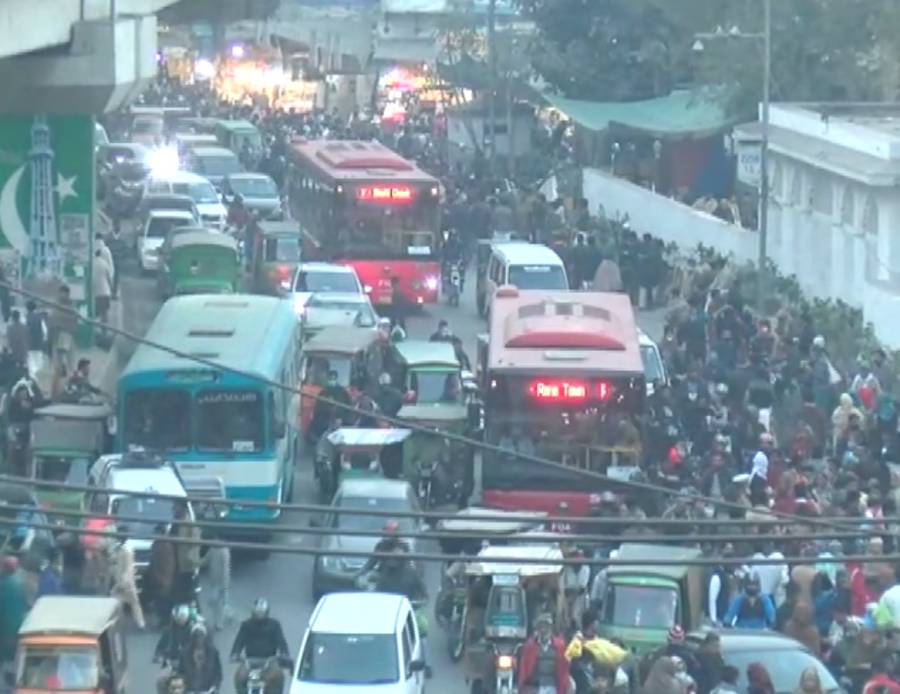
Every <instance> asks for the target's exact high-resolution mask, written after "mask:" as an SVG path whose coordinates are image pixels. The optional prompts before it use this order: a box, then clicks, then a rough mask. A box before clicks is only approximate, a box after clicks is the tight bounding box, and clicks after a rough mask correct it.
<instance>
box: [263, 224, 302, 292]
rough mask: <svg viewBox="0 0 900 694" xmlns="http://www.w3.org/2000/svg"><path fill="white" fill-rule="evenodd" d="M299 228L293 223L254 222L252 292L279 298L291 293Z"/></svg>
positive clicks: (298, 260) (298, 243) (296, 264)
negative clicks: (254, 246) (254, 241)
mask: <svg viewBox="0 0 900 694" xmlns="http://www.w3.org/2000/svg"><path fill="white" fill-rule="evenodd" d="M300 248H301V235H300V226H299V225H298V224H297V222H295V221H285V222H257V223H256V248H255V249H254V253H253V278H252V283H253V291H254V292H256V293H258V294H274V295H276V296H282V295H284V294H287V293H289V292H290V291H291V285H292V284H293V280H294V273H295V271H296V270H297V266H298V265H300V255H301V254H300Z"/></svg>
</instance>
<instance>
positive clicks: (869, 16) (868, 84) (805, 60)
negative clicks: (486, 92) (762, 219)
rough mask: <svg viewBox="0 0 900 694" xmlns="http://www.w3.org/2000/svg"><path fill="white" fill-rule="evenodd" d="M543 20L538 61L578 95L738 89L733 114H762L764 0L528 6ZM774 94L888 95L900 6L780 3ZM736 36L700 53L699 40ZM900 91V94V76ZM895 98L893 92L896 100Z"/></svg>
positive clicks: (581, 0)
mask: <svg viewBox="0 0 900 694" xmlns="http://www.w3.org/2000/svg"><path fill="white" fill-rule="evenodd" d="M519 4H520V6H521V7H522V9H523V10H524V12H525V13H526V14H527V15H528V16H529V17H530V18H531V19H532V20H533V21H534V22H535V25H536V27H537V35H536V37H535V39H534V41H533V44H532V51H531V60H532V65H533V67H534V68H535V70H536V71H537V72H538V73H539V74H540V75H541V76H542V77H543V78H544V79H545V80H546V81H547V82H548V83H549V84H550V85H551V86H552V87H554V88H555V89H557V90H559V91H560V92H562V93H563V94H564V95H565V96H568V97H570V98H576V99H589V100H610V101H626V100H634V99H641V98H650V97H654V96H660V95H663V94H666V93H668V92H669V91H670V90H671V89H672V88H673V87H674V86H675V85H679V84H690V83H694V84H718V85H730V86H733V87H734V88H735V94H736V95H735V98H734V101H733V103H732V104H731V107H732V110H733V111H735V112H736V113H739V114H740V115H741V116H752V114H754V113H755V112H756V104H758V103H759V101H760V98H761V94H762V75H763V50H762V41H752V40H748V39H742V38H730V37H728V36H727V34H728V32H729V31H730V30H731V29H732V28H733V27H737V28H738V29H739V31H740V33H744V34H746V33H761V32H762V30H763V0H519ZM772 15H773V17H772V98H773V100H782V101H784V100H791V101H808V100H820V101H850V100H865V99H873V98H875V99H878V98H881V97H882V94H883V91H884V84H885V80H886V79H888V78H886V77H885V71H887V70H891V69H893V66H894V63H895V62H896V60H895V56H897V55H900V33H898V29H897V27H898V26H900V24H898V22H900V3H898V2H897V0H772ZM717 27H720V28H721V29H722V31H723V33H724V34H725V35H726V36H725V37H723V38H716V39H713V40H709V41H705V42H704V44H705V45H704V50H703V52H702V53H697V52H695V51H692V46H693V44H694V42H695V37H696V35H697V34H700V33H708V32H713V31H715V30H716V28H717ZM893 89H894V90H895V91H896V90H897V89H900V74H898V75H897V78H896V79H895V80H894V84H893ZM888 96H891V97H892V96H893V93H892V94H889V95H888Z"/></svg>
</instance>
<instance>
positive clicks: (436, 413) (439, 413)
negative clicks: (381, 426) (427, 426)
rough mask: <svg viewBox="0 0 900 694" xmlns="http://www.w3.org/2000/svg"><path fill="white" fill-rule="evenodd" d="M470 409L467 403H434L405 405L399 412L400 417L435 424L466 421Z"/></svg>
mask: <svg viewBox="0 0 900 694" xmlns="http://www.w3.org/2000/svg"><path fill="white" fill-rule="evenodd" d="M468 416H469V411H468V409H467V408H466V406H465V405H456V404H453V403H440V402H438V403H434V404H429V405H404V406H403V407H401V408H400V411H399V412H398V413H397V417H399V418H400V419H411V420H414V421H416V422H426V423H427V422H432V423H434V424H435V425H438V426H439V425H441V424H446V423H453V422H459V421H461V420H462V421H465V420H466V419H467V418H468Z"/></svg>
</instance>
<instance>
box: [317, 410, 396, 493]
mask: <svg viewBox="0 0 900 694" xmlns="http://www.w3.org/2000/svg"><path fill="white" fill-rule="evenodd" d="M411 433H412V432H411V431H410V430H409V429H365V428H361V427H339V428H337V429H333V430H332V431H330V432H329V433H328V434H327V435H326V436H323V437H322V438H321V439H319V444H318V446H317V448H316V460H315V476H316V479H317V481H318V484H319V495H320V497H321V498H322V499H323V500H326V499H327V500H330V499H331V498H332V497H333V496H334V493H335V492H336V491H337V488H338V487H339V486H340V483H341V480H343V479H353V478H359V477H385V478H387V479H393V480H395V479H400V476H401V473H402V471H403V443H404V442H405V441H406V440H407V439H408V438H409V435H410V434H411Z"/></svg>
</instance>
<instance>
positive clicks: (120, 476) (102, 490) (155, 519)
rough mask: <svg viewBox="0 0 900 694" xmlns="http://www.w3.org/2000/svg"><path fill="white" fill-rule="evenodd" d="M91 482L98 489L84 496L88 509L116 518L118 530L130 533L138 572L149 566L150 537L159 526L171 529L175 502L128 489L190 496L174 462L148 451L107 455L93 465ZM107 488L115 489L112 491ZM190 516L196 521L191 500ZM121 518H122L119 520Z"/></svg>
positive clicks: (129, 540) (89, 478) (89, 481)
mask: <svg viewBox="0 0 900 694" xmlns="http://www.w3.org/2000/svg"><path fill="white" fill-rule="evenodd" d="M88 485H90V486H92V487H96V489H97V491H96V492H89V493H88V494H87V495H86V497H85V505H86V506H87V509H88V511H89V512H90V513H96V514H98V515H103V516H107V517H109V518H111V519H112V520H113V521H116V525H117V527H118V530H119V531H120V532H123V533H124V534H125V535H127V536H128V540H127V541H126V544H127V545H128V546H129V547H130V548H131V549H132V550H133V551H134V557H135V567H136V568H137V569H138V571H141V570H142V569H144V568H146V566H147V563H148V562H149V560H150V545H151V543H152V540H151V539H150V538H151V537H152V536H153V534H154V533H155V532H156V528H157V526H160V525H161V526H163V527H164V528H166V530H167V531H168V528H169V526H170V525H171V523H172V521H173V520H175V501H174V500H173V499H153V498H147V497H143V496H131V495H129V494H128V492H137V493H149V494H160V495H165V496H170V497H187V491H186V490H185V486H184V482H183V480H182V479H181V475H180V474H179V473H178V470H177V469H176V468H175V465H174V464H173V463H171V462H169V461H166V460H163V459H161V458H158V457H156V456H151V455H148V454H146V453H126V454H124V455H120V454H115V455H104V456H100V457H99V458H98V459H97V461H96V462H95V463H94V464H93V465H92V466H91V469H90V471H89V472H88ZM107 490H116V491H115V493H112V494H110V493H107ZM188 516H189V517H190V518H191V519H192V520H193V518H194V511H193V508H192V507H191V505H190V503H188ZM119 517H121V518H122V520H120V521H117V520H116V519H117V518H119ZM134 518H140V519H142V520H133V519H134Z"/></svg>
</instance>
